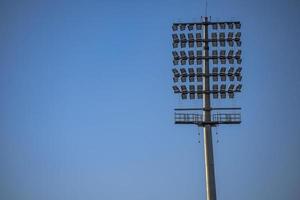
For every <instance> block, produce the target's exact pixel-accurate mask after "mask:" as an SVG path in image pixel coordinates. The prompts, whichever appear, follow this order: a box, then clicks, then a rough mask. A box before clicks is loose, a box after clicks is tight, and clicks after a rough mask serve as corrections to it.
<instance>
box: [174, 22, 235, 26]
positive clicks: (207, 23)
mask: <svg viewBox="0 0 300 200" xmlns="http://www.w3.org/2000/svg"><path fill="white" fill-rule="evenodd" d="M228 23H229V24H230V23H240V22H239V21H226V22H225V21H223V22H175V23H173V25H175V26H178V25H213V24H228Z"/></svg>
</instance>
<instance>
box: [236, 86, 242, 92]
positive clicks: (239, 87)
mask: <svg viewBox="0 0 300 200" xmlns="http://www.w3.org/2000/svg"><path fill="white" fill-rule="evenodd" d="M241 89H242V84H238V85H237V86H236V88H235V91H236V92H241Z"/></svg>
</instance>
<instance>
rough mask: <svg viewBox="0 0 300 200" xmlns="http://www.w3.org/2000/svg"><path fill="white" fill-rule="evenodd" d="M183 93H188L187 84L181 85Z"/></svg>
mask: <svg viewBox="0 0 300 200" xmlns="http://www.w3.org/2000/svg"><path fill="white" fill-rule="evenodd" d="M180 87H181V93H185V94H186V93H187V89H186V86H185V85H181V86H180Z"/></svg>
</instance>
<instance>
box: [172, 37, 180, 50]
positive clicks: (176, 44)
mask: <svg viewBox="0 0 300 200" xmlns="http://www.w3.org/2000/svg"><path fill="white" fill-rule="evenodd" d="M172 38H173V48H178V43H179V37H178V35H177V34H172Z"/></svg>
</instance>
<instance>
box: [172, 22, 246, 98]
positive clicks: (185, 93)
mask: <svg viewBox="0 0 300 200" xmlns="http://www.w3.org/2000/svg"><path fill="white" fill-rule="evenodd" d="M209 25H210V26H211V28H212V29H213V30H217V29H221V30H224V29H226V28H227V29H240V28H241V24H240V22H224V23H223V22H221V23H216V22H213V23H210V24H209ZM202 26H203V24H202V23H186V24H183V23H180V24H176V23H175V24H173V26H172V29H173V31H174V32H175V31H181V33H173V34H172V39H173V48H174V49H177V48H187V47H188V48H192V50H185V49H183V50H179V51H176V50H174V51H173V52H172V54H173V64H174V66H175V67H176V66H177V65H179V64H181V65H202V61H203V60H204V59H209V60H212V64H214V65H217V64H222V65H225V64H227V63H228V64H230V65H231V66H230V67H229V68H228V69H227V68H226V67H225V66H222V67H217V66H213V67H212V70H211V71H210V73H209V74H206V76H210V77H211V78H212V80H213V81H214V82H215V83H216V84H213V85H212V87H211V88H210V90H209V91H204V90H203V86H202V85H200V84H196V85H195V84H190V85H188V86H186V85H180V86H177V85H174V86H173V91H174V93H175V94H181V98H182V99H187V98H188V97H189V98H190V99H196V98H197V99H202V98H203V94H204V93H209V94H212V96H213V98H222V99H224V98H226V97H227V96H228V97H229V98H234V93H235V92H241V88H242V85H241V84H238V85H236V86H235V85H234V84H230V85H229V86H228V87H227V86H226V84H223V83H222V84H221V85H220V86H219V85H218V83H217V82H218V81H219V80H220V81H224V82H225V81H226V80H229V81H235V80H236V81H238V82H240V81H241V80H242V75H241V71H242V67H241V66H240V64H241V63H242V59H241V53H242V52H241V50H240V49H238V50H233V49H229V50H227V51H226V50H224V49H222V50H219V51H218V50H215V49H213V50H211V51H210V52H209V54H210V55H209V56H204V54H203V51H202V50H199V49H200V48H202V46H203V43H204V42H207V43H208V44H210V45H211V46H212V47H225V46H226V44H227V45H228V46H229V47H234V46H236V47H240V46H241V32H239V31H238V32H233V31H228V32H227V33H225V32H220V33H217V32H211V34H210V38H207V39H204V38H202V36H201V33H200V32H197V31H200V30H202ZM186 29H187V30H188V31H194V30H195V31H196V32H190V33H184V32H182V31H185V30H186ZM226 36H227V37H226ZM179 44H180V45H179ZM187 44H188V46H187ZM227 61H228V62H227ZM233 64H237V65H239V66H238V67H236V68H235V67H234V66H232V65H233ZM172 71H173V81H174V83H178V81H179V80H180V81H181V82H182V83H185V82H187V80H188V81H189V82H191V83H193V82H202V81H203V76H205V75H204V73H203V72H202V67H199V66H197V67H195V66H188V67H183V66H182V67H180V68H179V69H177V68H173V69H172ZM219 78H220V79H219ZM227 78H228V79H227Z"/></svg>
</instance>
